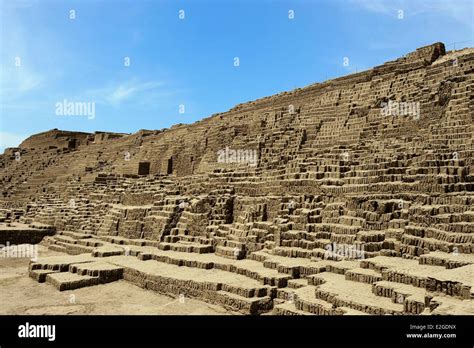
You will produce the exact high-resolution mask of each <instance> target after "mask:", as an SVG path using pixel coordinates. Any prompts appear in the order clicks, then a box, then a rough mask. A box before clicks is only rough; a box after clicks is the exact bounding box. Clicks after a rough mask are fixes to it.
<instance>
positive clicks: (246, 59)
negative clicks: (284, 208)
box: [0, 0, 474, 152]
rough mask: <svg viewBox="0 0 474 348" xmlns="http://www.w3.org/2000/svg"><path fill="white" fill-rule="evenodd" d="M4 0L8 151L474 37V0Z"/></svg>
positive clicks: (211, 105) (0, 57)
mask: <svg viewBox="0 0 474 348" xmlns="http://www.w3.org/2000/svg"><path fill="white" fill-rule="evenodd" d="M0 4H1V5H0V26H1V33H0V36H1V40H0V48H1V53H0V73H1V75H0V151H2V152H3V150H4V148H5V147H8V146H16V145H18V144H19V143H20V142H21V140H23V139H24V138H26V137H28V136H29V135H31V134H33V133H38V132H41V131H45V130H48V129H52V128H59V129H66V130H79V131H87V132H93V131H95V130H108V131H115V132H127V133H133V132H135V131H137V130H139V129H161V128H165V127H169V126H171V125H173V124H176V123H192V122H194V121H197V120H199V119H201V118H204V117H207V116H209V115H211V114H213V113H217V112H223V111H226V110H228V109H229V108H231V107H233V106H234V105H236V104H239V103H242V102H246V101H250V100H254V99H256V98H260V97H264V96H267V95H271V94H275V93H279V92H282V91H285V90H292V89H294V88H295V87H303V86H305V85H308V84H311V83H314V82H319V81H324V80H326V79H328V78H332V77H337V76H342V75H346V74H348V73H351V72H355V71H356V70H357V71H360V70H364V69H367V68H370V67H372V66H375V65H379V64H382V63H383V62H385V61H387V60H391V59H395V58H398V57H399V56H402V55H404V54H406V53H408V52H410V51H413V50H415V49H416V48H417V47H420V46H423V45H427V44H431V43H433V42H437V41H442V42H444V43H445V44H450V43H453V42H461V41H466V40H471V41H469V42H463V43H458V44H456V49H458V48H462V47H467V46H468V47H472V46H474V41H473V40H474V28H473V21H474V18H473V17H474V1H472V0H433V1H429V0H406V1H404V0H400V1H397V0H386V1H384V0H380V1H377V0H312V1H310V0H303V1H301V0H281V1H276V0H275V1H265V0H261V1H258V0H226V1H224V0H189V1H176V0H174V1H151V0H148V1H145V0H82V1H60V0H54V1H53V0H42V1H34V0H28V1H27V0H24V1H13V0H0ZM71 10H72V11H74V15H75V18H74V19H71V18H70V17H71V16H72V14H73V13H72V12H71ZM180 10H183V11H184V19H181V18H180V14H181V16H182V14H183V12H181V13H180ZM290 10H291V11H294V18H292V19H290V18H289V17H290V16H289V15H290V13H289V11H290ZM400 10H401V11H403V13H401V12H400ZM400 15H401V17H403V18H399V16H400ZM452 48H453V45H450V46H447V49H452ZM126 57H128V58H129V60H130V65H129V66H125V64H124V63H125V61H126ZM236 57H237V58H238V59H239V63H240V65H239V66H235V64H234V63H235V58H236ZM344 57H347V58H348V59H349V65H348V66H344V65H343V62H344ZM64 99H66V100H68V101H72V102H91V103H95V109H96V111H95V114H96V115H95V118H93V119H91V118H88V117H84V116H77V115H76V116H61V115H56V113H55V111H56V107H55V105H56V103H58V102H62V101H63V100H64ZM180 105H182V106H184V113H180ZM181 111H183V109H182V107H181Z"/></svg>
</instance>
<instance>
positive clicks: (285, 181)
mask: <svg viewBox="0 0 474 348" xmlns="http://www.w3.org/2000/svg"><path fill="white" fill-rule="evenodd" d="M473 88H474V51H473V50H472V49H465V50H461V51H451V52H445V49H444V45H443V44H441V43H437V44H433V45H431V46H427V47H423V48H420V49H418V50H416V51H415V52H413V53H410V54H408V55H406V56H405V57H402V58H400V59H397V60H395V61H391V62H388V63H385V64H383V65H381V66H378V67H375V68H373V69H370V70H368V71H364V72H360V73H357V74H352V75H348V76H345V77H341V78H338V79H334V80H330V81H326V82H324V83H318V84H314V85H311V86H308V87H305V88H301V89H297V90H294V91H292V92H285V93H281V94H278V95H274V96H271V97H267V98H263V99H259V100H256V101H253V102H249V103H246V104H240V105H238V106H236V107H235V108H233V109H231V110H230V111H228V112H226V113H222V114H217V115H213V116H211V117H209V118H206V119H203V120H202V121H199V122H196V123H194V124H191V125H176V126H173V127H172V128H170V129H166V130H157V131H150V130H141V131H139V132H137V133H135V134H131V135H128V134H115V133H104V132H97V133H95V134H88V133H80V132H67V131H60V130H51V131H48V132H45V133H41V134H37V135H33V136H31V137H30V138H28V139H27V140H25V141H24V142H23V143H22V144H21V145H20V147H19V148H16V149H7V151H6V152H5V153H4V154H3V155H1V156H0V181H1V182H2V193H1V200H0V207H1V209H0V236H2V238H3V236H7V237H8V238H10V239H13V240H12V242H11V243H12V244H14V243H15V240H16V239H17V240H18V243H24V242H25V238H26V239H27V240H29V242H30V243H37V242H38V237H37V236H38V235H41V237H43V235H47V236H46V237H44V238H43V241H42V244H43V245H46V246H48V247H49V248H50V249H51V250H54V251H56V252H62V253H67V254H69V255H65V256H55V257H50V258H48V257H46V258H40V259H38V260H35V261H32V262H31V264H30V269H29V272H30V276H31V277H32V278H33V279H35V280H37V281H39V282H46V283H49V284H52V285H54V286H55V287H56V288H57V289H59V290H60V291H69V290H73V289H78V288H82V287H89V286H94V285H99V284H105V283H108V282H114V281H117V280H119V279H125V280H127V281H129V282H131V283H133V284H135V285H137V286H139V287H141V288H144V289H149V290H153V291H156V292H159V293H161V294H166V295H171V296H174V297H177V298H179V299H181V298H188V297H189V298H194V299H198V300H202V301H205V302H208V303H211V304H217V305H220V306H223V307H224V308H226V309H228V310H230V311H233V312H241V313H245V314H261V313H265V312H272V313H275V314H288V315H301V314H318V315H345V314H350V315H354V314H420V313H423V314H430V313H433V314H451V313H453V314H474V302H473V297H474V295H473V294H474V290H473V285H474V284H473V279H474V268H473V267H474V245H473V233H474V210H473V206H474V205H473V202H474V195H473V191H474V180H473V178H474V177H473V174H472V172H473V168H474V163H473V160H472V155H473V128H472V127H473V121H474V98H473V95H474V93H473ZM387 106H390V110H388V109H387ZM387 110H388V111H387ZM41 231H44V233H43V234H41ZM15 233H16V234H17V235H18V234H19V233H20V234H21V237H20V236H14V234H15ZM54 233H55V234H54ZM53 234H54V235H53ZM7 237H5V238H7ZM41 237H40V238H41ZM5 238H3V239H5ZM8 238H7V239H8ZM15 238H16V239H15ZM3 239H2V240H3ZM51 291H55V290H54V289H53V288H51Z"/></svg>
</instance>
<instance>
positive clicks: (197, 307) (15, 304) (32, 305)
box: [0, 245, 230, 315]
mask: <svg viewBox="0 0 474 348" xmlns="http://www.w3.org/2000/svg"><path fill="white" fill-rule="evenodd" d="M38 253H39V256H40V257H42V256H55V255H64V254H63V253H59V252H55V251H51V250H48V249H47V248H45V247H43V246H41V245H39V246H38ZM28 263H29V259H25V258H11V257H10V258H4V257H0V314H165V315H166V314H178V315H179V314H182V315H183V314H200V315H219V314H220V315H222V314H230V313H229V312H228V311H226V310H225V309H224V308H222V307H219V306H215V305H211V304H208V303H205V302H202V301H197V300H193V299H187V298H186V299H184V301H183V300H182V299H181V301H180V300H179V299H175V298H172V297H168V296H164V295H160V294H157V293H155V292H152V291H149V290H144V289H141V288H138V287H136V286H134V285H133V284H131V283H129V282H127V281H124V280H120V281H117V282H113V283H109V284H103V285H97V286H92V287H87V288H82V289H76V290H71V291H63V292H59V291H57V290H56V289H55V288H54V287H52V286H51V285H49V284H46V283H42V284H40V283H37V282H36V281H34V280H33V279H30V278H29V277H28Z"/></svg>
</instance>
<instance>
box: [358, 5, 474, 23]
mask: <svg viewBox="0 0 474 348" xmlns="http://www.w3.org/2000/svg"><path fill="white" fill-rule="evenodd" d="M350 3H351V4H353V5H355V6H359V7H361V8H362V9H365V10H367V11H370V12H374V13H379V14H383V15H388V16H392V17H397V16H398V11H399V10H403V15H404V16H406V17H412V16H418V15H422V14H427V13H432V14H437V15H440V16H443V17H451V18H453V19H454V20H456V21H457V22H459V24H463V25H466V26H468V27H469V28H473V24H472V23H473V13H474V2H473V1H472V0H452V1H449V0H431V1H427V0H350Z"/></svg>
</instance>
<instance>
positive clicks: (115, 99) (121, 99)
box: [76, 80, 174, 107]
mask: <svg viewBox="0 0 474 348" xmlns="http://www.w3.org/2000/svg"><path fill="white" fill-rule="evenodd" d="M163 86H165V83H164V82H162V81H145V82H139V81H137V80H130V81H126V82H121V83H119V84H118V85H117V84H115V85H109V86H107V87H103V88H98V89H89V90H87V91H86V92H85V93H84V95H83V96H82V97H81V98H82V99H84V98H86V99H87V100H91V101H95V102H97V103H103V104H107V105H111V106H114V107H117V106H119V105H121V104H122V103H134V104H145V103H149V102H153V101H154V100H155V101H156V99H157V98H159V97H160V96H164V95H169V94H172V93H174V91H172V90H170V89H164V88H162V87H163ZM81 98H79V99H81ZM76 99H77V98H76Z"/></svg>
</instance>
